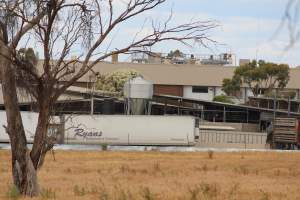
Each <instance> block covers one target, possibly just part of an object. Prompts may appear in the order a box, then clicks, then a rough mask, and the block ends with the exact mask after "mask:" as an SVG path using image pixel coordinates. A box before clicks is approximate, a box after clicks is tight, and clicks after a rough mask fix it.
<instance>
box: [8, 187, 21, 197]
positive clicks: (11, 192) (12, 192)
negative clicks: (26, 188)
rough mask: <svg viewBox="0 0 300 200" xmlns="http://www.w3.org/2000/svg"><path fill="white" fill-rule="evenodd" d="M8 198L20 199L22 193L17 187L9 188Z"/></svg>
mask: <svg viewBox="0 0 300 200" xmlns="http://www.w3.org/2000/svg"><path fill="white" fill-rule="evenodd" d="M6 197H7V198H8V199H13V200H16V199H19V198H20V192H19V190H18V188H17V187H16V186H15V185H11V186H9V188H8V191H7V192H6Z"/></svg>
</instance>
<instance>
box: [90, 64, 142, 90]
mask: <svg viewBox="0 0 300 200" xmlns="http://www.w3.org/2000/svg"><path fill="white" fill-rule="evenodd" d="M139 75H140V74H139V73H138V72H137V71H135V70H132V69H122V70H117V71H115V72H113V73H111V74H108V75H100V76H99V77H98V80H97V84H96V88H97V89H98V90H103V91H108V92H122V91H123V87H124V84H125V83H126V82H127V81H128V80H130V79H132V78H135V77H137V76H139Z"/></svg>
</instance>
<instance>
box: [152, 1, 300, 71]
mask: <svg viewBox="0 0 300 200" xmlns="http://www.w3.org/2000/svg"><path fill="white" fill-rule="evenodd" d="M287 2H288V0H169V1H167V3H166V4H165V5H164V6H162V7H161V8H159V9H157V10H159V11H161V12H167V11H168V10H170V8H173V12H174V18H175V20H177V18H176V15H179V16H186V19H187V20H188V17H193V18H199V19H203V20H206V19H212V20H217V21H218V22H219V24H220V27H219V28H217V29H216V30H215V31H214V32H213V33H211V38H212V39H215V40H216V41H218V42H219V43H221V44H225V45H217V47H213V48H212V49H213V53H222V52H225V51H231V52H232V53H235V54H236V55H237V57H238V58H250V59H255V58H258V59H265V60H267V61H271V62H278V63H281V62H283V63H288V64H290V65H291V66H298V65H300V45H299V43H300V42H299V43H298V44H296V45H295V47H294V48H292V49H290V50H289V51H285V47H286V46H287V45H288V42H289V35H288V32H287V31H286V30H287V28H286V27H282V28H281V29H282V31H281V32H280V33H279V34H277V35H276V37H275V38H274V37H272V36H274V34H275V33H276V30H277V29H278V28H279V26H280V22H281V20H282V16H283V14H284V11H285V7H286V4H287ZM179 18H180V17H179ZM298 24H299V26H300V22H299V23H298ZM175 46H176V45H174V46H173V45H172V47H175ZM157 48H158V49H161V50H164V49H165V48H167V47H166V46H164V47H160V48H159V47H157ZM186 51H188V52H193V51H196V52H197V53H205V52H207V53H209V52H210V50H205V49H193V50H190V49H186Z"/></svg>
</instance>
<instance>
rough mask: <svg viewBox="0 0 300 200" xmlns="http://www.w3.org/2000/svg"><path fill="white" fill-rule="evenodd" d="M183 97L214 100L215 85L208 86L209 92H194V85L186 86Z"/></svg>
mask: <svg viewBox="0 0 300 200" xmlns="http://www.w3.org/2000/svg"><path fill="white" fill-rule="evenodd" d="M183 97H184V98H191V99H201V100H206V101H212V100H213V98H214V87H208V93H194V92H193V86H184V87H183Z"/></svg>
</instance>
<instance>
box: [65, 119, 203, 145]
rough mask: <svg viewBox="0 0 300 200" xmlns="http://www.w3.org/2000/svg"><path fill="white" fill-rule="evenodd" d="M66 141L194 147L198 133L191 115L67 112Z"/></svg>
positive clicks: (74, 142)
mask: <svg viewBox="0 0 300 200" xmlns="http://www.w3.org/2000/svg"><path fill="white" fill-rule="evenodd" d="M65 119H66V121H65V127H64V130H65V134H64V143H66V144H113V145H168V146H173V145H174V146H190V145H194V144H195V142H196V141H195V140H196V138H197V136H198V133H199V132H198V131H199V130H198V127H199V126H198V125H197V123H196V119H195V118H194V117H190V116H149V115H144V116H143V115H93V116H91V115H66V116H65Z"/></svg>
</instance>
